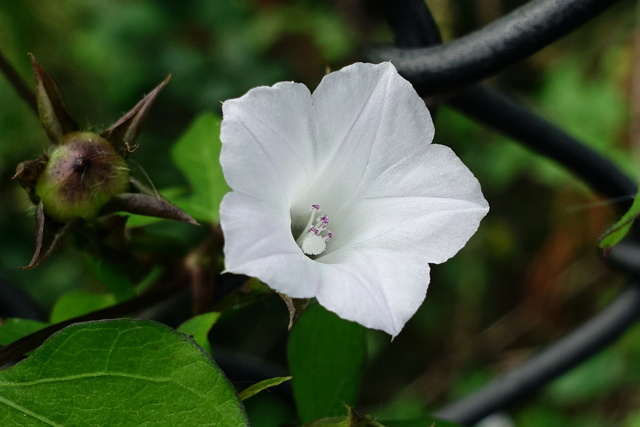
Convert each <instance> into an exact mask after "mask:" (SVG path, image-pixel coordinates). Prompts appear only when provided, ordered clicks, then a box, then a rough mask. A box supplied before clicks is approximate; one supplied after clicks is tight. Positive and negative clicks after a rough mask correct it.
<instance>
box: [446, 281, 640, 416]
mask: <svg viewBox="0 0 640 427" xmlns="http://www.w3.org/2000/svg"><path fill="white" fill-rule="evenodd" d="M639 308H640V287H638V284H637V283H634V284H632V285H631V286H629V287H628V288H627V289H626V290H625V291H623V292H622V293H621V294H620V295H619V296H618V297H617V298H616V299H615V300H614V301H613V302H612V303H611V304H609V306H607V308H605V309H604V310H603V311H602V312H601V313H600V314H598V315H597V316H595V317H594V318H592V319H591V320H589V321H587V322H586V323H585V324H584V325H582V326H581V327H579V328H578V329H576V330H575V331H574V332H572V333H571V334H569V335H568V336H566V337H565V338H563V339H562V340H560V341H558V342H557V343H555V344H553V345H551V346H549V347H547V348H546V349H545V350H543V351H541V352H540V353H539V354H538V355H536V356H534V357H533V358H532V359H530V360H529V361H527V362H526V363H524V364H523V365H521V366H519V367H518V368H515V369H514V370H512V371H510V372H507V373H506V374H504V375H501V376H499V377H498V378H496V379H495V380H493V381H492V382H490V383H489V384H487V385H485V386H484V387H482V388H481V389H480V390H478V391H477V392H475V393H472V394H470V395H469V396H467V397H465V398H463V399H461V400H459V401H457V402H454V403H452V404H449V405H447V406H445V407H444V408H442V409H440V410H439V411H438V412H436V414H435V416H437V417H439V418H443V419H446V420H451V421H454V422H457V423H460V424H463V425H473V424H475V423H476V422H478V421H480V420H481V419H483V418H484V417H486V416H487V415H490V414H492V413H493V412H496V411H498V410H501V409H502V408H504V407H506V406H508V405H509V404H511V403H513V402H515V401H517V400H518V399H520V398H522V397H524V396H526V395H528V394H529V393H531V392H532V391H533V390H536V389H537V388H539V387H541V386H543V385H544V384H546V383H548V382H550V381H551V380H553V379H555V378H556V377H558V376H559V375H561V374H563V373H565V372H567V371H569V370H570V369H571V368H573V367H574V366H576V365H578V364H580V363H582V362H583V361H585V360H586V359H588V358H589V357H591V356H593V355H594V354H596V353H598V352H599V351H600V350H602V349H603V348H605V347H607V346H608V345H609V344H611V343H612V342H614V341H615V340H616V339H617V338H618V337H619V336H620V335H622V333H623V332H624V331H625V330H626V329H627V328H628V327H629V326H631V325H632V324H633V323H634V322H636V321H637V320H638V318H639V317H640V309H639Z"/></svg>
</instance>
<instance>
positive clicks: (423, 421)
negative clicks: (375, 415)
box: [382, 417, 461, 427]
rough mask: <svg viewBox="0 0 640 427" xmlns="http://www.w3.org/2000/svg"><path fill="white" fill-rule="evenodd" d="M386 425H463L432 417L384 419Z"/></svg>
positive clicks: (425, 426)
mask: <svg viewBox="0 0 640 427" xmlns="http://www.w3.org/2000/svg"><path fill="white" fill-rule="evenodd" d="M382 424H383V425H384V426H385V427H461V426H460V424H456V423H454V422H451V421H442V420H438V419H436V418H431V417H421V418H414V419H410V420H396V421H383V422H382Z"/></svg>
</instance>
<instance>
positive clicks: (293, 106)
mask: <svg viewBox="0 0 640 427" xmlns="http://www.w3.org/2000/svg"><path fill="white" fill-rule="evenodd" d="M310 109H311V93H310V92H309V90H308V89H307V88H306V86H304V85H302V84H297V83H290V82H284V83H278V84H276V85H274V86H272V87H258V88H255V89H252V90H250V91H249V92H248V93H247V94H245V95H244V96H243V97H241V98H238V99H232V100H229V101H225V102H224V104H223V105H222V111H223V117H224V120H223V121H222V129H221V134H220V138H221V140H222V143H223V145H222V153H221V155H220V162H221V164H222V167H223V170H224V175H225V178H226V180H227V183H228V184H229V186H230V187H231V188H232V189H233V190H234V191H240V192H242V193H245V194H251V195H253V196H254V197H258V198H262V199H272V200H273V201H274V202H276V203H288V198H289V196H290V193H291V192H293V191H294V189H297V188H300V187H304V186H305V185H306V181H307V180H308V178H309V177H310V176H312V175H313V173H314V170H313V169H314V166H313V165H314V162H313V147H312V135H311V130H310V126H309V112H310Z"/></svg>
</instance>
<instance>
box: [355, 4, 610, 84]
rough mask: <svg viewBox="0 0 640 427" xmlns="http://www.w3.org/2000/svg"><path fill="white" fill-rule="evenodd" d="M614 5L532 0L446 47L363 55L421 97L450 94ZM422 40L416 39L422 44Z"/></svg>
mask: <svg viewBox="0 0 640 427" xmlns="http://www.w3.org/2000/svg"><path fill="white" fill-rule="evenodd" d="M616 1H617V0H532V1H530V2H529V3H527V4H525V5H523V6H521V7H519V8H518V9H515V10H514V11H512V12H511V13H509V14H508V15H505V16H504V17H502V18H500V19H498V20H496V21H494V22H493V23H491V24H489V25H487V26H486V27H484V28H482V29H479V30H477V31H474V32H473V33H471V34H468V35H466V36H464V37H460V38H458V39H456V40H453V41H451V42H448V43H446V44H443V45H437V46H432V47H426V48H416V49H401V48H398V47H391V46H388V47H383V46H377V47H375V48H372V49H370V50H368V51H365V52H364V57H365V58H366V60H368V61H370V62H382V61H391V62H393V64H394V65H395V66H396V68H397V69H398V71H399V72H400V74H402V75H403V76H404V77H405V78H406V79H407V80H409V81H410V82H411V83H413V85H414V86H415V87H416V89H417V90H418V91H419V92H420V93H422V94H423V95H427V94H437V93H444V92H449V91H452V90H454V89H459V88H462V87H465V86H468V85H470V84H472V83H476V82H479V81H481V80H483V79H485V78H487V77H489V76H491V75H493V74H495V73H497V72H498V71H501V70H503V69H504V68H506V67H508V66H509V65H511V64H514V63H516V62H518V61H521V60H522V59H525V58H527V57H528V56H530V55H532V54H533V53H535V52H537V51H538V50H540V49H542V48H543V47H545V46H546V45H548V44H549V43H551V42H553V41H554V40H557V39H559V38H560V37H562V36H564V35H566V34H568V33H570V32H571V31H573V30H574V29H575V28H577V27H579V26H580V25H582V24H584V23H585V22H587V21H588V20H589V19H591V18H593V17H594V16H596V15H598V14H599V13H601V12H602V11H604V10H605V9H607V8H608V7H609V6H611V5H613V4H614V3H616ZM396 10H398V9H396ZM409 22H415V21H414V20H412V19H410V20H409ZM410 29H411V26H409V30H410ZM421 37H422V38H418V39H419V40H422V39H423V36H421ZM407 39H408V37H407Z"/></svg>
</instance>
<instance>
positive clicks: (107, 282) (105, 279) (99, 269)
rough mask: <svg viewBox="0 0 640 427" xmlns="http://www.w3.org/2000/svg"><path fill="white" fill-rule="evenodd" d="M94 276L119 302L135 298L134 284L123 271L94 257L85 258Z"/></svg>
mask: <svg viewBox="0 0 640 427" xmlns="http://www.w3.org/2000/svg"><path fill="white" fill-rule="evenodd" d="M85 259H86V262H87V264H88V265H89V269H90V270H91V272H92V273H93V275H94V276H96V278H97V279H98V280H99V281H100V283H102V284H103V285H104V286H105V287H106V288H107V289H108V290H109V292H111V293H112V294H113V296H114V297H115V298H116V300H117V301H118V302H122V301H126V300H128V299H131V298H133V297H134V296H135V295H136V294H135V292H134V290H133V283H132V282H131V280H129V277H128V276H127V275H126V274H124V272H122V271H118V270H117V269H116V268H115V267H114V266H111V265H109V264H107V263H105V262H104V261H102V260H99V259H97V258H94V257H92V256H86V257H85Z"/></svg>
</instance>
